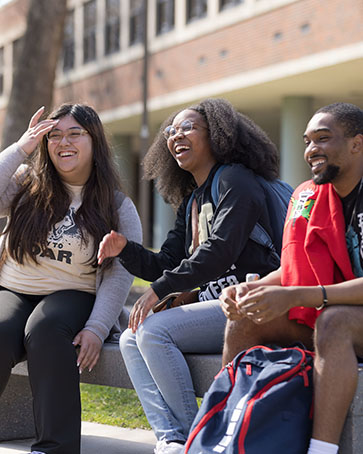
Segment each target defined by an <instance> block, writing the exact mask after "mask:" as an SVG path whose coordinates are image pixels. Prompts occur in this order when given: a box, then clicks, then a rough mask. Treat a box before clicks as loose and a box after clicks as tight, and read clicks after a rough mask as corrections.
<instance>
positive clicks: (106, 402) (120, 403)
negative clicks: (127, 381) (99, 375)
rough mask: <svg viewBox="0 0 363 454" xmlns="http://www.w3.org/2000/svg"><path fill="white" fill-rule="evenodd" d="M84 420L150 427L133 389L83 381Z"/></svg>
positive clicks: (128, 426)
mask: <svg viewBox="0 0 363 454" xmlns="http://www.w3.org/2000/svg"><path fill="white" fill-rule="evenodd" d="M81 400H82V420H83V421H88V422H97V423H100V424H108V425H110V426H118V427H127V428H130V429H136V428H138V429H150V426H149V423H148V422H147V419H146V416H145V414H144V411H143V409H142V407H141V404H140V401H139V399H138V397H137V394H136V392H135V391H134V390H133V389H121V388H112V387H109V386H98V385H88V384H86V383H81Z"/></svg>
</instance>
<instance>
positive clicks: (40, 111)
mask: <svg viewBox="0 0 363 454" xmlns="http://www.w3.org/2000/svg"><path fill="white" fill-rule="evenodd" d="M44 109H45V107H44V106H42V107H40V108H39V109H38V110H37V111H36V112H35V114H34V115H33V116H32V117H31V119H30V122H29V128H32V127H33V126H35V125H36V124H37V123H38V121H39V118H40V117H41V116H42V115H43V113H44Z"/></svg>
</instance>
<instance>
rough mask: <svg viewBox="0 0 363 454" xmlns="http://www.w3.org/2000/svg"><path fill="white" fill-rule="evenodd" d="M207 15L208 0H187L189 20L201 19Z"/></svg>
mask: <svg viewBox="0 0 363 454" xmlns="http://www.w3.org/2000/svg"><path fill="white" fill-rule="evenodd" d="M206 15H207V0H187V21H188V22H190V21H193V20H196V19H200V18H202V17H205V16H206Z"/></svg>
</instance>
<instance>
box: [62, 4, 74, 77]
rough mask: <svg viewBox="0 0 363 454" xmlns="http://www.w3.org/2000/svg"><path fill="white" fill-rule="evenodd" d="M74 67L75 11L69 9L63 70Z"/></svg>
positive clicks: (65, 27)
mask: <svg viewBox="0 0 363 454" xmlns="http://www.w3.org/2000/svg"><path fill="white" fill-rule="evenodd" d="M73 67H74V11H69V12H68V14H67V17H66V22H65V25H64V41H63V71H68V70H69V69H72V68H73Z"/></svg>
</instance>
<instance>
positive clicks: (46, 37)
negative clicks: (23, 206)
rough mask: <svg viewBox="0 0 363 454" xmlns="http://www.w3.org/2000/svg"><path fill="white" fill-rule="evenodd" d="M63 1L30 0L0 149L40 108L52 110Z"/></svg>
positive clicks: (63, 10) (16, 134)
mask: <svg viewBox="0 0 363 454" xmlns="http://www.w3.org/2000/svg"><path fill="white" fill-rule="evenodd" d="M66 13H67V0H30V4H29V10H28V15H27V26H26V31H25V34H24V36H23V37H22V38H21V44H20V49H19V52H18V56H17V61H16V62H14V63H15V64H14V74H13V84H12V89H11V93H10V96H9V102H8V106H7V111H6V116H5V121H4V129H3V137H2V146H1V149H4V148H5V147H7V146H8V145H10V144H12V143H13V142H16V141H17V140H18V139H19V137H20V136H21V134H22V133H23V132H24V131H25V130H26V128H27V126H28V123H29V120H30V117H31V116H32V114H33V113H34V112H35V111H36V110H37V109H38V108H39V107H41V106H45V108H46V111H48V110H49V109H50V108H51V107H52V99H53V89H54V80H55V74H56V68H57V63H58V59H59V55H60V51H61V48H62V43H63V29H64V22H65V17H66Z"/></svg>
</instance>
